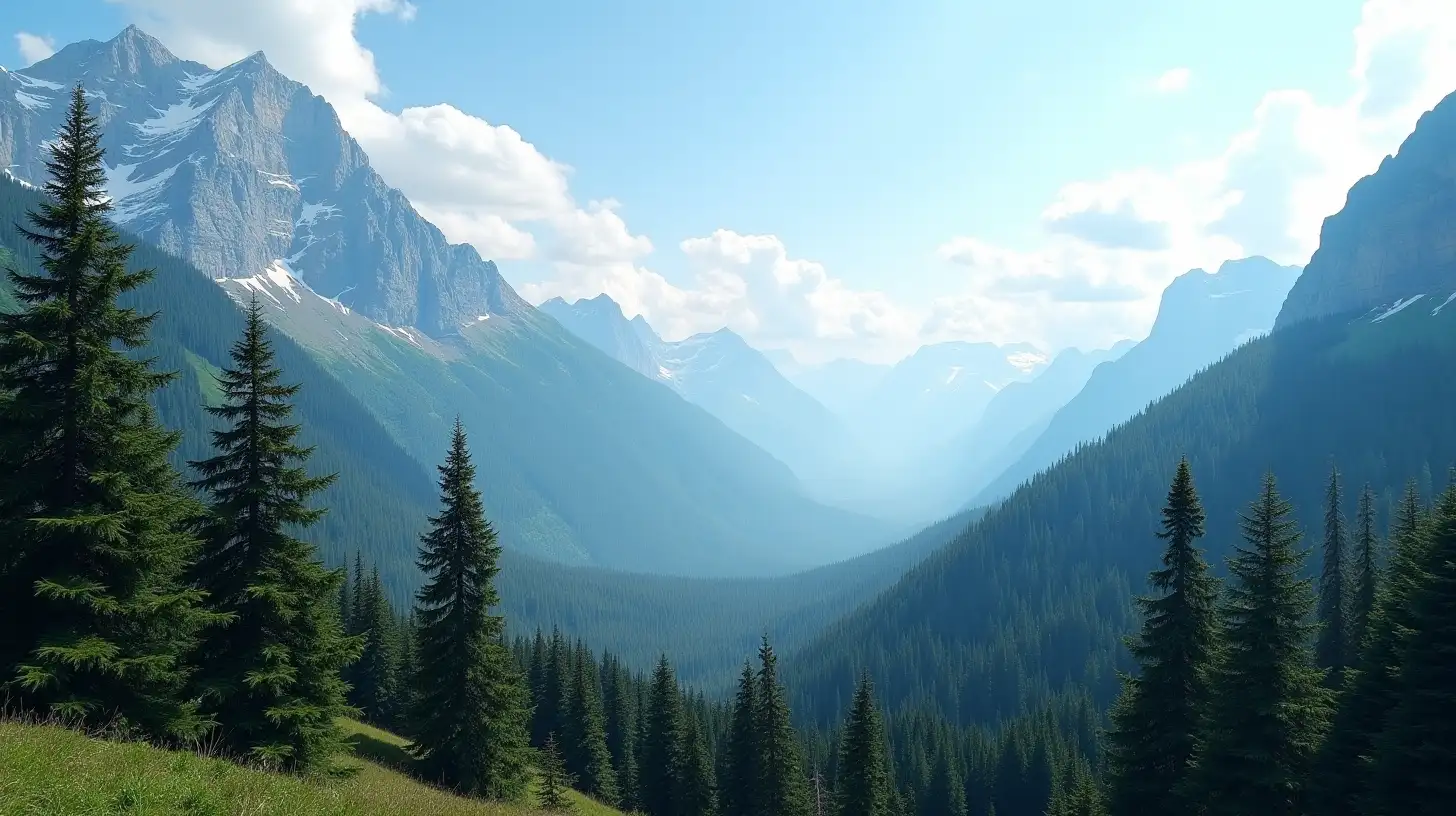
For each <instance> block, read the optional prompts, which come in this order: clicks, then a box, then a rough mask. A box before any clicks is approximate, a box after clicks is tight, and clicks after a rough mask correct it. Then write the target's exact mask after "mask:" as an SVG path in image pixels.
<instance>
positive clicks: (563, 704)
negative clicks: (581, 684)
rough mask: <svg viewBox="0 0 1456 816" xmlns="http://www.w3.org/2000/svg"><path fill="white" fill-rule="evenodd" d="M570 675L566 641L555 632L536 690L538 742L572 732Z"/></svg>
mask: <svg viewBox="0 0 1456 816" xmlns="http://www.w3.org/2000/svg"><path fill="white" fill-rule="evenodd" d="M569 672H570V670H569V667H568V665H567V645H566V638H565V637H563V636H562V634H561V630H559V629H553V630H552V631H551V640H550V642H549V643H548V644H547V647H546V654H545V660H544V662H543V664H542V667H541V673H540V683H541V686H540V688H538V689H536V690H535V705H536V708H535V711H534V712H533V713H532V715H531V733H532V736H533V737H535V738H536V739H537V740H545V739H546V735H547V734H551V733H555V734H563V735H564V734H567V733H569V732H570V727H571V726H570V723H569V722H568V714H569V706H570V702H571V701H570V691H571V678H570V676H569ZM537 744H541V743H540V742H538V743H537Z"/></svg>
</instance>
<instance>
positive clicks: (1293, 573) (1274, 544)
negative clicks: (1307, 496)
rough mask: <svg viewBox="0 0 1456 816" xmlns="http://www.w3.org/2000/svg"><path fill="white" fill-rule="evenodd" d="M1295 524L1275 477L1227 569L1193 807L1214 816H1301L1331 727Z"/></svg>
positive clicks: (1246, 520) (1244, 522)
mask: <svg viewBox="0 0 1456 816" xmlns="http://www.w3.org/2000/svg"><path fill="white" fill-rule="evenodd" d="M1292 515H1293V509H1292V507H1291V506H1290V504H1289V502H1288V501H1286V500H1284V499H1283V498H1282V497H1280V495H1279V492H1278V490H1277V489H1276V487H1275V482H1274V477H1273V476H1272V475H1270V476H1266V477H1265V479H1264V486H1263V490H1262V492H1261V495H1260V498H1259V499H1258V500H1256V501H1255V502H1254V503H1253V505H1252V506H1251V508H1250V509H1249V511H1248V513H1247V514H1245V515H1243V516H1241V519H1240V520H1241V527H1242V531H1243V538H1244V544H1243V545H1241V546H1239V547H1237V548H1236V550H1235V555H1234V556H1233V557H1232V558H1231V559H1230V560H1229V567H1228V568H1229V573H1230V576H1231V584H1230V586H1229V588H1228V591H1227V596H1226V598H1225V600H1224V603H1223V605H1222V607H1221V608H1220V617H1221V629H1222V631H1223V633H1224V643H1223V652H1222V654H1221V655H1220V660H1219V661H1218V665H1217V667H1216V668H1215V670H1214V673H1213V682H1212V694H1211V698H1210V705H1209V714H1208V717H1207V718H1206V720H1205V728H1204V731H1203V735H1202V739H1201V741H1200V744H1199V746H1198V749H1197V751H1196V754H1195V756H1196V757H1197V760H1196V761H1197V763H1198V768H1197V771H1196V778H1197V781H1198V794H1197V796H1198V800H1197V801H1199V802H1200V803H1201V804H1202V805H1203V807H1204V808H1205V809H1206V812H1207V813H1208V814H1209V816H1246V814H1251V813H1258V814H1261V816H1296V815H1297V814H1300V813H1302V812H1303V808H1304V805H1305V798H1306V794H1305V789H1306V783H1307V780H1308V778H1309V772H1310V769H1311V768H1310V766H1311V764H1312V760H1313V757H1314V751H1315V749H1316V748H1317V747H1318V745H1319V741H1320V739H1321V738H1322V737H1323V735H1324V731H1325V727H1326V724H1327V721H1328V718H1329V713H1330V712H1329V707H1330V694H1329V692H1328V690H1326V689H1325V688H1324V687H1323V677H1324V672H1323V671H1322V670H1320V669H1319V668H1318V667H1316V666H1315V665H1314V656H1313V653H1312V650H1311V648H1310V642H1311V639H1312V636H1313V635H1314V630H1315V629H1316V628H1317V625H1316V624H1314V623H1313V622H1312V621H1311V620H1310V613H1311V612H1312V611H1313V609H1314V605H1315V598H1314V591H1313V588H1312V587H1311V585H1310V581H1309V580H1307V579H1302V578H1300V577H1299V576H1300V574H1301V572H1302V571H1303V569H1304V566H1305V559H1306V555H1307V554H1306V551H1304V550H1301V549H1299V541H1300V533H1299V530H1298V529H1297V525H1296V522H1295V521H1294V519H1293V518H1292ZM1115 812H1120V811H1115Z"/></svg>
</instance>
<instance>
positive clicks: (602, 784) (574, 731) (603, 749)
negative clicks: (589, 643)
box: [566, 646, 618, 804]
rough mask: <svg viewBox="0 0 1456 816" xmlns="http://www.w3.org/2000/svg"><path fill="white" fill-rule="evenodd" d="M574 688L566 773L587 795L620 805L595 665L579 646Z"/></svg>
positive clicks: (574, 661) (570, 711)
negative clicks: (573, 778)
mask: <svg viewBox="0 0 1456 816" xmlns="http://www.w3.org/2000/svg"><path fill="white" fill-rule="evenodd" d="M572 663H573V665H572V688H571V699H570V702H569V704H568V705H569V709H568V710H569V714H568V717H567V721H568V723H569V725H570V726H571V731H570V734H571V745H570V746H569V748H568V753H567V757H568V761H567V765H566V768H567V771H568V772H570V773H571V774H572V776H574V777H575V778H576V780H577V784H578V785H579V786H580V789H581V791H582V792H584V793H588V794H590V795H592V796H594V797H596V798H597V799H598V800H600V801H602V802H606V803H607V804H615V803H616V802H617V795H618V792H617V775H616V773H615V772H614V770H613V768H612V754H611V752H610V751H608V750H607V729H606V722H605V720H606V717H605V715H604V714H603V712H602V699H601V695H600V694H599V693H598V692H597V688H598V682H597V675H596V663H595V662H594V661H593V660H592V657H591V655H590V653H588V652H587V650H586V647H585V646H578V647H577V649H576V654H575V655H574V656H573V659H572Z"/></svg>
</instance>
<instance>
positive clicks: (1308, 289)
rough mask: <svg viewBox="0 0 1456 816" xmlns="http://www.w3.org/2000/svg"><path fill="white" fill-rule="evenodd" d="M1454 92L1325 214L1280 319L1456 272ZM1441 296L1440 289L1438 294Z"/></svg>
mask: <svg viewBox="0 0 1456 816" xmlns="http://www.w3.org/2000/svg"><path fill="white" fill-rule="evenodd" d="M1453 139H1456V94H1452V95H1450V96H1447V97H1446V98H1445V99H1443V100H1441V102H1440V103H1439V104H1438V105H1436V107H1435V108H1433V109H1432V110H1430V111H1428V112H1427V113H1426V114H1424V115H1423V116H1421V118H1420V121H1419V122H1417V123H1416V127H1415V130H1414V131H1413V132H1412V133H1411V134H1410V136H1408V137H1406V140H1405V142H1404V143H1402V144H1401V146H1400V150H1399V151H1398V152H1397V153H1396V154H1395V155H1394V156H1387V157H1386V158H1385V160H1384V161H1382V162H1381V163H1380V168H1379V169H1378V170H1377V171H1376V172H1375V173H1373V174H1372V175H1369V176H1366V177H1365V178H1363V179H1361V180H1359V181H1357V182H1355V185H1354V186H1353V187H1351V188H1350V192H1349V194H1348V195H1347V196H1346V200H1345V206H1344V207H1343V208H1341V210H1340V211H1339V212H1338V213H1336V214H1334V215H1332V216H1330V217H1329V218H1326V219H1325V222H1324V225H1323V227H1322V228H1321V230H1320V245H1319V249H1318V250H1316V251H1315V253H1314V256H1313V257H1312V258H1310V261H1309V266H1308V267H1307V268H1306V269H1305V272H1304V274H1303V275H1302V276H1300V279H1299V282H1298V283H1296V284H1295V285H1294V288H1293V289H1291V290H1290V292H1289V297H1288V299H1287V300H1286V301H1285V303H1284V308H1283V309H1282V310H1281V311H1280V313H1279V320H1278V322H1277V323H1276V324H1275V325H1277V326H1279V327H1283V326H1288V325H1292V324H1294V323H1298V322H1300V321H1303V320H1310V319H1317V318H1320V317H1323V316H1326V315H1330V314H1337V313H1341V312H1355V311H1364V310H1367V309H1371V308H1374V307H1376V306H1380V305H1382V304H1384V305H1389V304H1393V303H1395V302H1396V301H1398V300H1400V299H1401V298H1405V297H1411V296H1414V295H1417V294H1421V293H1427V294H1430V293H1434V292H1437V291H1438V290H1445V289H1448V288H1449V282H1450V280H1451V277H1452V275H1453V274H1456V241H1453V236H1456V184H1453V179H1456V159H1453V158H1452V151H1451V145H1452V142H1453ZM1443 297H1444V295H1443Z"/></svg>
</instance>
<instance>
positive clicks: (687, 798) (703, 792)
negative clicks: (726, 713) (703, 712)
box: [676, 714, 718, 816]
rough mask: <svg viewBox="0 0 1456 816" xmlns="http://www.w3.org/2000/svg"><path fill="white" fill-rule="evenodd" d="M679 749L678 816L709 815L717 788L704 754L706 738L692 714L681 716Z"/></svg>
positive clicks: (715, 807) (714, 805)
mask: <svg viewBox="0 0 1456 816" xmlns="http://www.w3.org/2000/svg"><path fill="white" fill-rule="evenodd" d="M680 739H681V745H682V749H681V751H680V752H679V754H678V764H677V772H676V775H677V779H676V783H677V795H676V799H677V814H678V816H712V814H714V813H717V801H718V799H717V790H716V786H715V784H714V781H713V764H712V761H711V760H710V759H709V756H708V742H707V737H706V736H705V735H704V734H703V729H702V728H700V727H699V725H698V721H697V718H696V717H694V716H692V714H687V715H686V716H684V717H683V732H682V735H681V738H680Z"/></svg>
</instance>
